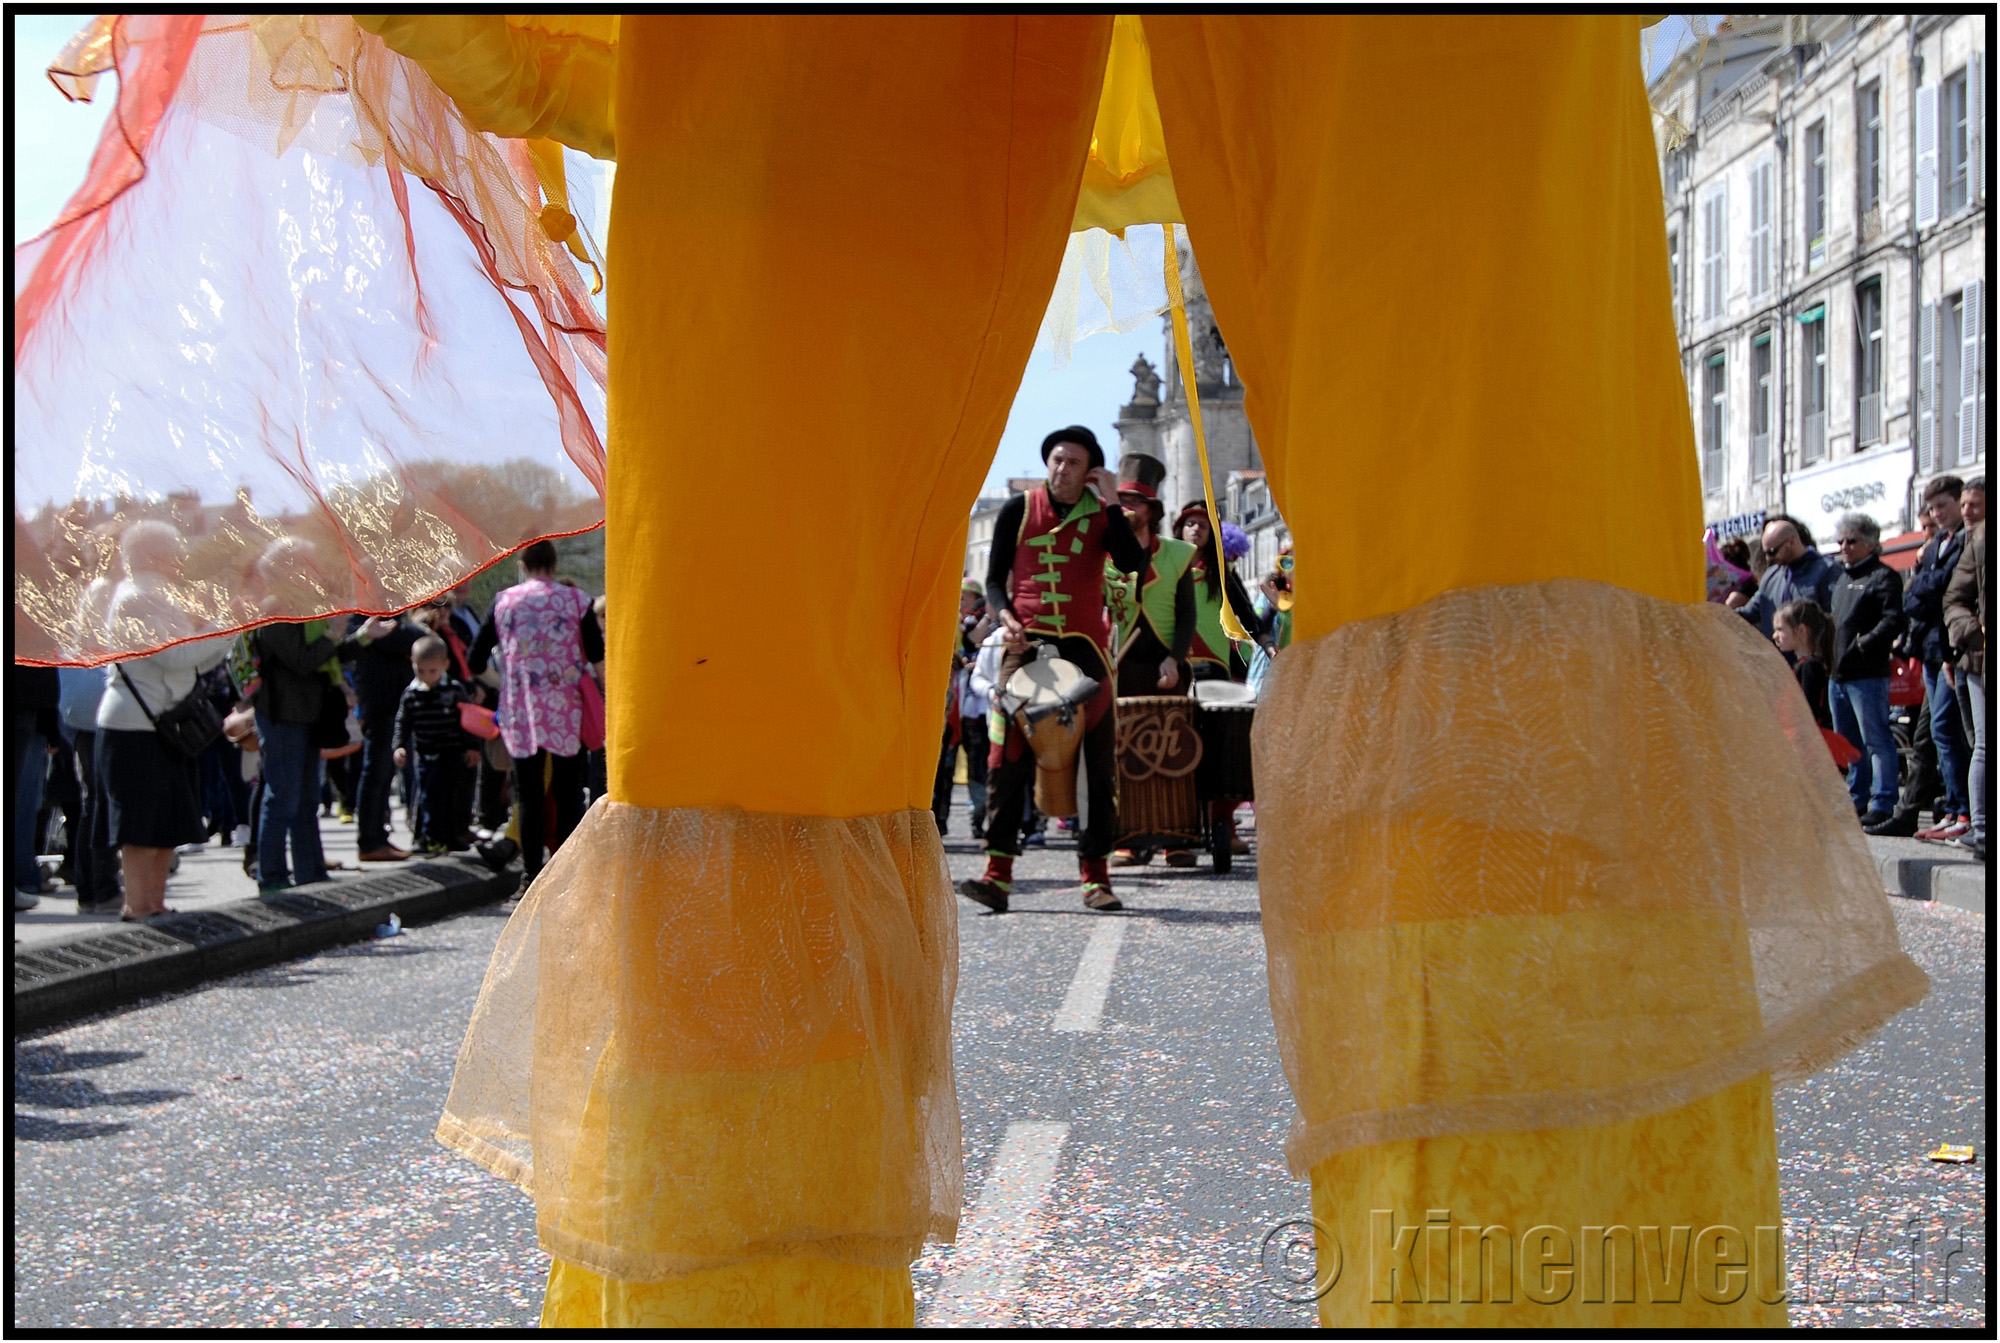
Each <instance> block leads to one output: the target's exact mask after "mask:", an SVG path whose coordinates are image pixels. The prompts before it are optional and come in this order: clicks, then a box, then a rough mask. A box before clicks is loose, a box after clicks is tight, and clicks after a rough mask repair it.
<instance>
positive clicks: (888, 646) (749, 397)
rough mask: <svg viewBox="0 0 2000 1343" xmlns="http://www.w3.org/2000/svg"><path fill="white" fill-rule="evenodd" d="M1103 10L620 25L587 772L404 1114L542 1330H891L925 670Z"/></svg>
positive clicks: (910, 1210) (925, 924)
mask: <svg viewBox="0 0 2000 1343" xmlns="http://www.w3.org/2000/svg"><path fill="white" fill-rule="evenodd" d="M1109 31H1110V20H1109V19H1108V18H1104V17H1091V16H1083V17H1068V16H1051V17H1026V18H1016V17H1011V16H1002V15H972V16H954V17H922V18H893V19H891V18H875V17H854V16H842V17H812V16H789V17H785V18H754V17H703V18H667V17H652V16H647V17H633V16H628V17H626V18H625V19H624V21H623V23H622V25H621V29H620V33H619V57H618V85H617V94H616V100H615V104H616V105H615V108H614V119H615V123H616V126H617V140H618V159H619V173H618V189H617V195H616V199H615V203H614V212H613V221H612V236H611V245H610V252H609V256H610V279H609V285H608V291H609V293H610V295H611V314H610V315H611V320H612V321H613V323H614V324H615V326H616V329H617V331H618V339H617V342H616V344H615V345H614V346H613V348H612V352H611V439H612V449H611V453H610V458H609V463H610V477H609V491H608V512H607V531H606V561H607V585H608V598H609V630H608V640H609V659H608V661H609V669H608V681H609V693H610V705H609V710H610V740H609V751H610V776H611V792H612V798H613V800H612V801H610V802H607V803H605V804H603V805H600V806H599V807H598V808H597V809H595V810H594V811H593V812H592V813H591V814H590V816H589V817H588V818H587V819H586V821H585V823H584V826H583V828H582V829H581V830H580V831H579V832H578V834H577V835H576V836H575V837H573V838H572V840H571V841H570V842H569V843H567V844H565V846H564V848H563V850H562V853H561V855H560V856H559V858H558V860H557V862H556V863H555V864H553V865H552V866H551V867H550V868H549V869H548V870H547V871H546V872H545V873H544V874H543V877H542V878H541V880H540V881H538V882H537V884H536V885H535V887H534V889H533V890H532V891H531V892H530V893H529V894H528V897H527V899H526V901H525V902H524V904H523V905H522V907H521V909H520V911H519V912H518V913H516V915H515V916H514V919H513V921H512V923H511V924H510V926H509V928H508V930H507V934H506V939H505V941H504V942H503V945H502V947H501V949H500V952H499V954H498V955H496V957H495V960H494V965H493V968H492V970H491V972H490V973H489V976H488V979H487V983H486V986H485V989H484V990H483V992H482V995H481V999H480V1003H479V1006H478V1008H477V1010H476V1011H475V1013H474V1018H473V1023H472V1026H471V1028H470V1031H469V1033H468V1036H467V1041H466V1046H465V1050H464V1053H463V1055H462V1057H461V1062H460V1066H459V1071H458V1074H457V1077H456V1079H455V1081H454V1084H453V1088H452V1094H451V1098H450V1101H449V1103H448V1106H447V1114H446V1117H445V1121H444V1124H443V1126H442V1128H441V1130H440V1133H441V1136H443V1137H444V1138H445V1139H446V1141H448V1142H452V1143H453V1144H454V1145H457V1146H459V1147H460V1148H461V1149H462V1150H465V1151H467V1152H469V1153H470V1154H472V1155H474V1156H475V1157H477V1158H479V1159H481V1160H482V1161H485V1162H486V1163H487V1164H488V1165H489V1166H490V1167H491V1168H493V1169H495V1170H497V1171H499V1172H501V1173H503V1174H507V1175H509V1176H511V1177H513V1178H516V1179H518V1180H520V1181H521V1182H522V1183H524V1184H525V1185H526V1186H527V1187H529V1188H530V1189H532V1190H533V1191H534V1193H535V1196H536V1199H537V1209H538V1217H539V1220H540V1226H541V1234H542V1237H543V1242H544V1244H545V1245H547V1246H548V1247H549V1249H550V1250H551V1251H552V1252H553V1253H554V1254H555V1256H556V1258H557V1267H556V1270H555V1273H554V1274H553V1276H552V1278H551V1282H550V1291H549V1297H548V1303H547V1306H546V1308H545V1314H544V1321H545V1323H548V1324H552V1325H564V1324H570V1325H580V1326H597V1325H608V1324H625V1325H645V1326H658V1327H667V1326H675V1325H719V1324H767V1325H787V1324H789V1325H817V1326H826V1325H838V1324H850V1325H884V1324H898V1323H900V1324H904V1325H907V1324H909V1323H910V1322H911V1311H912V1298H911V1294H910V1285H909V1274H908V1265H909V1264H910V1262H911V1260H912V1259H913V1258H914V1256H915V1255H916V1253H917V1251H918V1249H919V1247H920V1245H921V1243H922V1241H923V1240H924V1238H925V1237H926V1236H949V1235H950V1234H951V1233H952V1229H953V1227H954V1225H955V1222H956V1218H957V1212H958V1205H959V1199H960V1175H959V1134H958V1115H957V1108H956V1100H955V1096H954V1092H953V1087H952V1079H951V1059H950V1032H949V1025H950V1006H951V993H952V985H953V981H954V977H955V965H956V957H957V951H956V911H955V909H954V907H953V896H952V894H951V891H950V887H949V884H948V881H947V876H946V871H945V866H944V860H943V853H942V850H941V848H940V846H939V843H938V838H937V831H936V826H935V824H934V822H933V821H932V820H931V818H930V815H929V812H928V806H929V798H930V788H931V779H932V772H933V770H934V768H935V763H936V757H937V741H938V729H939V706H940V704H941V702H942V699H943V694H944V688H945V678H946V675H947V672H948V661H947V659H948V654H949V650H950V646H951V638H952V630H953V623H952V620H953V612H954V610H955V602H956V589H957V579H958V574H959V571H960V560H961V556H962V553H963V548H964V540H965V526H966V522H965V519H966V515H967V509H968V506H969V504H970V502H971V500H972V498H973V497H974V495H975V494H976V493H977V490H978V487H979V483H980V481H981V479H982V478H983V476H984V473H985V471H986V469H987V466H988V464H989V462H990V461H991V459H992V454H993V450H994V446H995V444H996V442H997V441H998V439H999V436H1000V432H1001V429H1002V428H1003V426H1004V423H1005V420H1006V416H1007V412H1008V409H1009V405H1010V402H1011V399H1012V397H1013V393H1014V390H1015V388H1016V386H1017V385H1018V383H1019V380H1020V376H1021V372H1022V369H1023V367H1024V365H1025V363H1026V360H1027V356H1028V352H1029V349H1030V347H1031V345H1032V343H1033V340H1034V336H1035V331H1036V328H1037V325H1038V323H1039V321H1040V319H1041V317H1042V314H1043V310H1044V308H1045V306H1046V304H1047V301H1048V295H1049V290H1050V287H1051V285H1052V284H1053V282H1054V280H1055V276H1056V271H1057V268H1058V265H1059V263H1060V261H1061V258H1062V252H1063V244H1064V239H1065V237H1066V235H1067V233H1068V226H1069V222H1070V217H1071V214H1072V212H1073V210H1074V208H1075V203H1076V192H1077V182H1078V179H1079V177H1080V175H1081V173H1082V169H1083V161H1084V154H1085V150H1086V148H1087V145H1088V143H1089V130H1090V125H1091V118H1092V115H1093V113H1094V111H1095V108H1096V98H1097V91H1098V84H1099V81H1100V79H1101V77H1102V73H1103V69H1104V60H1105V52H1106V48H1107V44H1108V39H1109ZM524 96H526V97H529V98H531V99H532V98H534V97H537V96H539V95H537V94H536V93H535V91H534V90H533V89H532V88H530V89H528V90H527V91H526V93H525V94H524Z"/></svg>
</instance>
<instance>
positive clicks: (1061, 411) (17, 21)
mask: <svg viewBox="0 0 2000 1343" xmlns="http://www.w3.org/2000/svg"><path fill="white" fill-rule="evenodd" d="M91 17H92V16H91V15H90V14H55V15H49V14H38V15H20V16H15V17H13V18H12V19H11V20H10V21H11V22H12V23H13V24H14V39H15V45H14V108H13V118H12V123H13V136H14V154H15V158H14V169H15V178H14V188H15V195H14V218H13V230H14V241H15V242H16V243H19V242H20V241H22V240H23V239H25V238H28V237H32V236H33V235H34V234H35V233H36V232H39V231H40V230H41V229H44V228H46V227H48V225H49V224H51V223H53V222H54V221H55V218H56V215H57V214H58V213H59V212H60V211H61V209H62V207H63V204H64V202H66V201H67V200H68V199H69V196H70V193H71V192H73V191H75V190H76V188H77V187H78V186H79V185H80V184H81V183H82V181H83V174H84V170H85V168H86V167H87V166H88V165H89V162H90V154H91V151H92V150H93V149H94V148H95V147H96V144H97V139H98V136H99V134H100V133H101V131H102V129H103V125H104V118H105V114H106V112H107V111H108V110H109V109H110V106H111V103H112V100H113V98H115V96H116V81H115V80H113V79H111V78H109V77H107V78H106V79H105V80H104V81H103V82H101V83H100V84H99V85H98V97H97V101H96V102H95V103H90V104H83V103H70V102H68V101H67V100H66V99H64V98H63V96H62V95H61V94H59V93H57V92H56V90H55V87H54V86H53V85H52V84H50V83H49V81H48V78H47V76H46V75H45V74H44V73H43V72H44V71H45V70H46V68H47V67H48V63H49V62H50V61H51V60H53V59H54V58H55V55H56V53H57V52H59V51H61V50H62V46H63V44H64V43H65V42H67V41H68V40H69V39H70V38H71V37H73V36H74V35H75V34H76V33H77V31H78V30H79V29H81V28H82V27H83V26H84V25H85V24H86V23H88V22H89V21H90V19H91ZM1714 18H1715V19H1718V20H1719V18H1720V16H1719V15H1718V16H1714ZM1684 40H1686V24H1685V22H1684V20H1682V19H1681V18H1679V17H1678V16H1676V17H1674V18H1670V19H1669V20H1667V22H1666V23H1665V24H1663V25H1662V26H1661V29H1660V32H1659V33H1658V34H1657V35H1656V38H1655V44H1656V45H1655V51H1656V56H1655V62H1656V64H1658V63H1661V62H1662V60H1663V58H1670V57H1671V54H1672V52H1673V50H1674V49H1675V46H1676V45H1677V43H1678V42H1679V41H1684ZM1165 346H1166V342H1165V337H1164V334H1163V329H1162V327H1161V325H1160V324H1159V323H1157V322H1148V323H1146V324H1145V325H1143V326H1141V327H1140V328H1139V329H1138V330H1136V331H1132V332H1129V333H1126V334H1123V335H1120V334H1118V333H1116V332H1105V333H1103V334H1100V335H1096V336H1090V337H1087V338H1085V339H1083V340H1080V341H1078V342H1077V344H1076V346H1075V347H1074V350H1073V352H1072V357H1071V360H1070V363H1069V366H1068V367H1067V368H1062V369H1058V368H1056V367H1055V359H1054V356H1053V355H1052V354H1050V353H1049V352H1048V351H1045V350H1044V351H1038V352H1037V353H1036V354H1035V355H1034V356H1033V357H1031V358H1030V359H1029V361H1028V368H1027V371H1026V373H1025V375H1024V376H1023V377H1022V380H1021V387H1020V390H1019V392H1018V393H1017V394H1016V395H1015V398H1014V406H1013V409H1012V411H1011V412H1010V413H1009V415H1008V417H1007V428H1006V431H1005V432H1004V433H1002V434H1001V436H1000V446H999V450H998V451H997V452H996V453H995V454H994V459H993V466H992V469H991V470H990V471H989V472H988V473H987V477H986V485H985V487H984V488H983V489H982V490H981V491H980V493H981V494H982V495H992V494H1004V493H1005V492H1006V489H1007V485H1006V482H1007V479H1008V478H1009V477H1010V476H1030V475H1040V474H1041V471H1042V464H1041V443H1042V438H1043V436H1044V435H1046V434H1047V433H1048V432H1049V431H1050V430H1051V429H1060V428H1062V427H1063V426H1065V425H1070V424H1082V425H1087V426H1088V427H1089V428H1090V429H1091V430H1092V431H1094V432H1095V433H1096V434H1097V438H1098V441H1099V442H1100V443H1102V444H1104V445H1105V449H1106V451H1107V453H1109V454H1110V455H1111V456H1112V457H1114V458H1115V457H1116V455H1117V443H1118V433H1117V430H1115V429H1114V428H1113V427H1112V422H1113V421H1114V420H1115V419H1116V418H1117V416H1118V408H1119V407H1120V406H1122V405H1123V404H1124V403H1125V402H1126V401H1127V400H1129V399H1130V398H1131V395H1132V377H1131V373H1130V369H1131V367H1132V361H1133V359H1134V358H1135V357H1136V356H1138V355H1139V354H1141V353H1144V354H1145V355H1146V357H1147V358H1149V359H1151V360H1152V361H1153V363H1154V365H1155V366H1158V365H1159V364H1161V362H1162V360H1163V358H1164V355H1165Z"/></svg>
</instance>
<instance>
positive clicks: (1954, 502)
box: [1898, 476, 1972, 839]
mask: <svg viewBox="0 0 2000 1343" xmlns="http://www.w3.org/2000/svg"><path fill="white" fill-rule="evenodd" d="M1963 489H1964V482H1962V481H1961V480H1959V478H1958V477H1957V476H1939V477H1938V478H1937V479H1935V480H1933V481H1932V482H1931V483H1930V484H1929V485H1928V486H1926V487H1925V489H1924V512H1925V513H1927V514H1929V516H1930V520H1931V525H1932V526H1933V527H1935V528H1936V529H1937V530H1936V531H1934V532H1933V533H1932V534H1931V539H1930V540H1929V541H1927V542H1925V543H1924V549H1923V554H1922V555H1920V556H1919V557H1918V558H1917V567H1916V569H1915V570H1913V571H1912V572H1911V574H1910V582H1909V586H1908V587H1907V588H1906V589H1905V590H1904V592H1903V618H1904V620H1906V621H1907V622H1908V625H1909V628H1908V629H1907V630H1906V631H1905V632H1904V634H1903V645H1904V647H1905V648H1906V649H1907V650H1908V652H1909V656H1911V657H1914V658H1917V659H1919V660H1921V661H1922V662H1923V664H1924V706H1923V708H1922V709H1921V710H1920V711H1919V712H1921V713H1922V714H1924V715H1925V716H1927V717H1928V718H1929V720H1930V738H1931V742H1932V745H1933V748H1934V749H1935V750H1936V752H1937V765H1938V772H1939V773H1940V774H1941V775H1942V776H1943V785H1944V802H1943V805H1942V807H1941V809H1940V810H1939V812H1938V818H1937V824H1936V825H1934V826H1932V828H1931V829H1929V830H1927V831H1924V832H1923V838H1925V839H1954V838H1956V837H1957V836H1959V835H1961V834H1963V833H1965V830H1966V827H1967V826H1968V825H1970V824H1971V821H1970V812H1971V808H1970V806H1969V805H1968V804H1967V802H1966V796H1965V773H1966V767H1967V766H1968V765H1969V764H1970V763H1971V756H1972V749H1971V746H1970V745H1969V744H1968V743H1967V742H1966V740H1965V736H1964V732H1963V725H1962V722H1961V719H1960V714H1959V705H1958V696H1957V692H1956V689H1955V688H1954V687H1953V685H1952V683H1951V680H1950V679H1949V678H1948V677H1946V676H1945V674H1944V664H1945V659H1946V655H1947V654H1948V652H1949V648H1948V646H1947V645H1948V640H1947V639H1946V637H1945V628H1944V590H1945V585H1946V584H1947V583H1949V582H1951V574H1952V570H1953V569H1955V568H1956V567H1957V566H1958V557H1959V553H1960V552H1961V551H1962V550H1963V549H1964V547H1965V516H1964V514H1963V513H1962V512H1961V511H1960V509H1959V504H1958V500H1959V495H1960V493H1961V492H1962V491H1963ZM1926 791H1927V792H1928V791H1932V790H1931V789H1926ZM1912 800H1914V801H1915V802H1917V803H1918V804H1919V805H1923V804H1927V803H1929V802H1931V801H1932V800H1933V799H1932V798H1917V799H1912ZM1898 819H1903V820H1905V823H1906V824H1907V822H1908V821H1910V820H1914V819H1915V818H1914V817H1913V816H1912V817H1908V818H1904V817H1902V816H1900V814H1899V817H1898ZM1905 833H1915V827H1914V826H1912V827H1911V828H1910V830H1909V831H1906V832H1905Z"/></svg>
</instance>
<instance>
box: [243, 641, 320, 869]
mask: <svg viewBox="0 0 2000 1343" xmlns="http://www.w3.org/2000/svg"><path fill="white" fill-rule="evenodd" d="M325 628H326V622H325V621H323V620H314V621H309V622H306V623H303V624H301V623H297V622H291V621H287V622H284V623H281V624H276V625H263V626H259V627H258V629H257V632H256V635H255V637H256V640H257V670H258V674H259V676H260V677H261V679H262V682H263V683H262V684H261V685H260V686H259V687H258V689H257V693H256V695H255V697H254V698H253V699H252V701H251V703H252V705H253V707H255V709H256V711H257V737H258V740H259V743H260V745H261V746H262V748H263V764H262V771H263V778H264V801H263V804H262V805H261V806H260V807H259V809H258V813H257V891H258V894H260V895H264V894H269V893H270V892H273V891H281V890H283V889H285V888H286V887H287V886H292V885H300V886H303V885H306V884H307V883H309V882H315V881H325V880H326V879H327V878H326V856H325V854H324V853H323V852H322V851H321V849H320V842H319V748H318V747H317V746H315V745H313V741H312V734H313V724H314V723H315V722H316V721H318V719H319V714H320V707H321V705H322V704H323V703H324V702H325V699H326V696H327V695H329V694H332V693H334V690H333V679H332V677H331V676H330V675H329V674H328V673H327V671H326V664H327V663H328V662H330V661H332V659H333V654H334V642H333V640H332V638H330V637H329V636H328V635H326V634H325V633H323V632H322V631H323V630H324V629H325ZM308 633H310V634H311V635H312V637H311V638H308V637H307V635H308ZM287 839H289V840H290V841H291V850H292V857H291V866H290V868H289V870H288V869H287V867H286V863H285V842H286V840H287Z"/></svg>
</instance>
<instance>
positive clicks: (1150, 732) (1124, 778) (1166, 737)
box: [1118, 695, 1206, 849]
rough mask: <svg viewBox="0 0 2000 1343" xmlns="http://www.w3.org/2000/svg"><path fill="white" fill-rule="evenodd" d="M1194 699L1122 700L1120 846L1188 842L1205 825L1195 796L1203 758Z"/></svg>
mask: <svg viewBox="0 0 2000 1343" xmlns="http://www.w3.org/2000/svg"><path fill="white" fill-rule="evenodd" d="M1201 755H1202V750H1201V736H1200V734H1199V733H1198V732H1196V731H1195V723H1194V701H1193V700H1191V699H1189V698H1188V697H1187V696H1185V695H1132V696H1128V697H1126V698H1124V699H1121V700H1119V701H1118V830H1119V839H1118V846H1119V847H1120V848H1134V849H1137V848H1153V847H1163V848H1188V847H1190V846H1192V845H1194V844H1197V843H1200V842H1201V840H1202V838H1203V836H1204V834H1205V832H1206V826H1204V824H1203V822H1202V816H1203V813H1202V809H1201V803H1200V801H1199V799H1198V798H1197V797H1196V796H1195V770H1196V768H1197V767H1198V766H1199V765H1200V764H1201Z"/></svg>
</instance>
